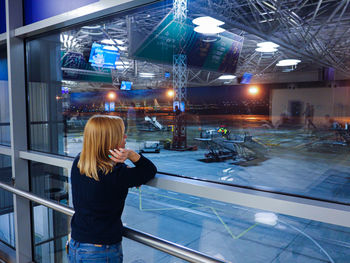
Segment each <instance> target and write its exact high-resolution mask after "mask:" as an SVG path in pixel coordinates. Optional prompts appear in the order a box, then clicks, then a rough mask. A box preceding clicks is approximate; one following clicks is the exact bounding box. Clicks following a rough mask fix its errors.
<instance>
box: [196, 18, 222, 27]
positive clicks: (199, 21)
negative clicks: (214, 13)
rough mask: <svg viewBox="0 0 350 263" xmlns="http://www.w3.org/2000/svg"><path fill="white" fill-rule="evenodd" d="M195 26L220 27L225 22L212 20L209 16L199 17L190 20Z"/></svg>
mask: <svg viewBox="0 0 350 263" xmlns="http://www.w3.org/2000/svg"><path fill="white" fill-rule="evenodd" d="M192 23H193V24H195V25H197V26H222V25H223V24H225V22H222V21H220V20H217V19H215V18H212V17H210V16H201V17H198V18H195V19H193V20H192Z"/></svg>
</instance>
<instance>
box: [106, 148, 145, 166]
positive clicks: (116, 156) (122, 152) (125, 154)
mask: <svg viewBox="0 0 350 263" xmlns="http://www.w3.org/2000/svg"><path fill="white" fill-rule="evenodd" d="M109 151H110V153H111V154H112V155H108V157H109V158H110V159H111V160H112V161H113V162H116V163H124V162H125V160H126V159H129V160H130V161H132V162H133V163H135V162H137V161H138V160H139V159H140V157H141V156H140V155H139V154H138V153H136V152H134V151H133V150H129V149H124V148H119V149H114V150H109Z"/></svg>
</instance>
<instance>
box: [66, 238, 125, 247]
mask: <svg viewBox="0 0 350 263" xmlns="http://www.w3.org/2000/svg"><path fill="white" fill-rule="evenodd" d="M70 244H71V246H72V247H74V248H78V247H91V246H93V247H98V248H113V247H116V246H119V245H120V244H121V242H119V243H116V244H111V245H102V244H90V243H81V242H79V241H76V240H74V239H73V238H71V240H70Z"/></svg>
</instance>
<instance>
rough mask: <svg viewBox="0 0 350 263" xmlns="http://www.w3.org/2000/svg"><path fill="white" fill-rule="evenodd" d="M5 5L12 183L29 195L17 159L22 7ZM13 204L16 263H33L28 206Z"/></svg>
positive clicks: (21, 141)
mask: <svg viewBox="0 0 350 263" xmlns="http://www.w3.org/2000/svg"><path fill="white" fill-rule="evenodd" d="M5 2H6V27H7V28H6V29H7V32H6V40H7V59H8V87H9V104H10V134H11V157H12V177H13V178H14V179H15V187H16V188H18V189H21V190H27V191H28V190H29V173H28V162H27V161H24V160H21V159H20V158H19V151H23V150H24V151H25V150H27V147H28V145H27V126H26V124H27V115H26V96H25V94H26V93H25V64H24V63H25V59H24V58H25V53H24V40H23V39H20V38H16V37H15V36H14V30H15V29H16V28H18V27H20V26H23V14H22V10H23V5H22V0H6V1H5ZM13 202H14V223H15V236H16V262H18V263H24V262H32V260H33V246H32V235H31V208H30V202H29V201H28V200H27V199H25V198H23V197H19V196H16V195H14V197H13Z"/></svg>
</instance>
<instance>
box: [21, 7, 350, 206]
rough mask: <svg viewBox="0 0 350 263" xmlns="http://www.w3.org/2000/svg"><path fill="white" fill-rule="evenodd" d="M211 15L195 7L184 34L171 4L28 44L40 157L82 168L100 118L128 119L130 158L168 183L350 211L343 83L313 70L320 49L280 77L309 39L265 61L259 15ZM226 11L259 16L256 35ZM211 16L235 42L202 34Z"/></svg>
mask: <svg viewBox="0 0 350 263" xmlns="http://www.w3.org/2000/svg"><path fill="white" fill-rule="evenodd" d="M206 3H207V2H206V1H204V0H200V1H194V0H189V1H188V5H187V8H188V12H185V13H186V14H187V18H186V19H185V20H184V24H181V23H180V22H179V21H178V20H176V19H174V15H173V11H172V8H173V5H172V1H164V2H161V3H157V4H153V5H148V6H145V7H142V8H139V9H134V10H131V11H128V12H125V13H119V14H115V15H113V16H111V17H108V18H103V19H102V20H99V21H96V22H92V23H86V24H83V25H80V26H76V27H73V28H70V29H67V30H65V31H62V32H52V33H50V34H47V35H43V36H40V37H36V38H32V39H29V40H28V41H27V49H26V50H27V62H28V67H27V76H28V96H29V123H30V148H31V149H33V150H38V151H43V152H49V153H54V154H60V155H68V156H76V155H77V154H78V153H79V152H80V151H81V147H82V139H83V138H82V135H83V129H84V125H85V123H86V121H87V120H88V119H89V118H90V117H91V116H92V115H94V114H107V115H114V116H120V117H122V118H123V119H124V120H125V124H126V126H127V134H128V144H127V146H128V147H129V148H133V149H134V150H137V151H140V152H144V153H146V155H147V157H149V158H150V159H152V161H154V163H155V164H156V165H157V166H158V170H159V171H162V172H166V173H170V174H179V175H184V176H189V177H196V178H201V179H206V180H212V181H218V182H223V183H227V184H234V185H240V186H248V187H251V188H258V189H265V190H270V191H275V192H282V193H283V192H284V193H291V194H295V195H301V196H310V197H313V198H318V199H325V200H330V201H336V202H341V203H346V204H348V203H349V201H350V195H349V193H350V184H349V172H348V170H349V169H348V168H349V165H348V161H347V160H348V159H349V157H350V156H349V149H350V148H349V143H350V139H349V138H350V132H349V129H348V122H349V114H350V111H349V107H348V101H349V96H350V95H349V94H350V92H349V89H350V88H349V85H348V82H347V81H343V80H341V79H343V78H345V77H344V76H343V73H342V71H341V70H340V71H339V68H337V69H334V68H332V67H328V68H325V67H324V65H322V63H321V64H320V63H319V62H318V63H316V62H315V61H314V62H312V61H309V60H305V59H304V57H305V54H304V53H303V52H304V51H303V50H304V47H305V46H308V45H309V44H310V43H307V45H306V44H305V43H304V44H305V45H302V46H301V47H299V48H294V50H300V52H301V53H300V54H295V55H296V56H297V58H298V59H300V60H302V61H301V62H300V63H299V64H298V65H292V66H280V65H281V64H283V63H286V62H281V64H279V65H276V63H278V62H279V60H281V59H282V58H283V57H289V56H290V53H289V52H291V51H290V49H288V48H286V47H289V46H291V45H294V47H295V45H296V46H297V45H299V44H300V40H299V39H296V37H295V36H294V35H292V36H291V38H290V41H292V42H291V43H287V44H286V43H285V44H284V45H280V46H279V47H278V48H277V51H272V52H270V53H269V52H268V53H266V52H260V51H257V50H256V48H257V44H259V43H260V42H262V41H264V39H263V38H262V37H261V35H259V36H258V35H254V34H252V32H260V31H261V30H263V29H264V28H265V26H266V27H267V28H268V26H269V24H268V23H267V22H264V23H262V25H260V24H259V23H258V24H259V29H256V28H255V29H253V30H252V29H251V28H254V26H255V24H254V23H252V22H253V21H254V17H255V18H256V17H260V15H257V14H256V16H254V15H252V13H254V12H257V10H259V8H255V7H252V6H251V8H249V7H248V6H244V7H242V6H240V7H239V8H238V9H235V8H233V7H232V6H231V7H229V5H233V2H232V1H224V2H223V3H222V5H221V4H220V5H218V4H213V5H212V6H211V7H208V5H207V4H206ZM220 3H221V2H220ZM235 3H236V2H235ZM242 3H243V2H242ZM237 5H238V3H237ZM247 5H252V3H250V2H249V3H247ZM284 9H288V4H287V2H283V3H282V4H281V10H284ZM227 10H231V11H232V10H233V11H232V12H234V10H237V12H238V13H237V14H246V12H248V13H247V14H246V15H247V17H246V18H244V19H242V20H240V22H239V23H241V22H242V21H243V22H244V21H245V23H248V24H249V25H247V26H245V27H244V29H243V31H242V30H241V29H239V28H237V27H236V26H235V25H236V22H235V21H236V20H235V19H237V16H236V15H237V14H236V15H232V13H230V12H231V11H230V12H226V11H227ZM239 10H240V11H239ZM278 10H280V9H278ZM299 11H300V12H308V10H307V9H304V8H301V9H300V10H299ZM299 11H298V12H299ZM202 16H210V17H212V18H215V19H217V20H220V21H221V22H222V23H224V24H223V25H222V27H221V29H219V30H221V31H222V30H224V32H220V33H218V34H209V33H206V32H202V33H201V32H198V30H201V28H197V25H195V24H194V22H193V20H194V19H195V18H198V17H202ZM325 16H326V15H325ZM303 17H304V16H303ZM217 20H216V22H215V20H214V22H215V23H219V24H222V23H221V22H220V21H219V22H217ZM211 21H213V20H211ZM247 21H248V22H247ZM243 22H242V23H243ZM195 23H200V22H198V21H195ZM208 23H210V22H208ZM239 23H238V24H239ZM321 24H326V22H324V23H321ZM283 27H284V25H281V26H280V27H278V26H277V27H276V28H283ZM344 27H345V28H344V30H345V29H346V28H348V27H350V25H348V24H346V23H344ZM276 28H275V29H276ZM202 29H203V28H202ZM216 29H217V28H216ZM265 29H266V28H265ZM244 30H246V31H244ZM268 32H270V31H268ZM349 32H350V31H349ZM320 35H322V36H324V37H325V38H327V37H328V36H329V32H324V33H322V34H320ZM276 38H277V36H276ZM280 41H282V42H283V41H287V40H284V38H282V39H280ZM184 43H186V44H184ZM181 45H182V46H181ZM273 49H274V50H275V49H276V48H273ZM180 53H181V54H180ZM310 59H311V58H310ZM318 61H324V59H323V57H322V58H320V60H318ZM334 70H335V73H337V74H335V73H334ZM318 72H319V73H320V74H318ZM321 73H322V74H321ZM335 77H336V79H335ZM329 80H334V81H333V82H331V83H330V82H329ZM291 83H292V84H291ZM174 91H175V94H174ZM176 109H177V110H176ZM179 164H181V165H179Z"/></svg>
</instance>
